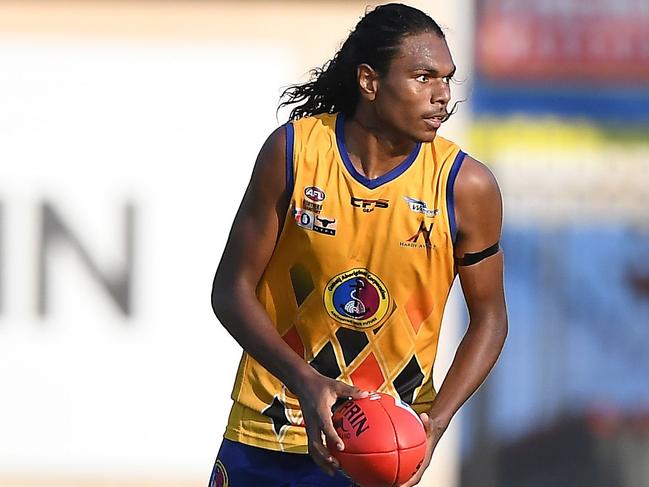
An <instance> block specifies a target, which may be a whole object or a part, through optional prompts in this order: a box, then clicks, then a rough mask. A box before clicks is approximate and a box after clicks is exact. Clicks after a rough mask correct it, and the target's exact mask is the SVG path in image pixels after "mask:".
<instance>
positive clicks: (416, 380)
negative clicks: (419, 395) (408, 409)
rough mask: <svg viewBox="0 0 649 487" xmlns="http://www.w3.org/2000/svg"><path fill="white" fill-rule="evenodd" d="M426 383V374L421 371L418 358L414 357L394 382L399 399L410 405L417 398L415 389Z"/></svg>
mask: <svg viewBox="0 0 649 487" xmlns="http://www.w3.org/2000/svg"><path fill="white" fill-rule="evenodd" d="M423 382H424V374H423V373H422V371H421V367H420V365H419V362H417V357H416V356H414V355H413V356H412V358H411V359H410V362H408V363H407V364H406V366H405V367H404V368H403V370H402V371H401V372H399V375H398V376H397V377H396V378H395V379H394V381H392V384H393V385H394V388H395V389H396V391H397V393H398V394H399V397H401V399H403V400H404V401H405V402H407V403H408V404H411V403H412V400H413V398H414V396H415V389H417V387H419V386H421V385H422V383H423Z"/></svg>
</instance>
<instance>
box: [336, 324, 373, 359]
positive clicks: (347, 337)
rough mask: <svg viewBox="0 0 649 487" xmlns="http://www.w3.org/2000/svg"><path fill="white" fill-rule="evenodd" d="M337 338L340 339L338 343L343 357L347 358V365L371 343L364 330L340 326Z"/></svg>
mask: <svg viewBox="0 0 649 487" xmlns="http://www.w3.org/2000/svg"><path fill="white" fill-rule="evenodd" d="M336 338H337V339H338V343H340V348H341V349H342V352H343V358H344V359H345V365H347V366H348V367H349V364H351V363H352V360H354V359H355V358H356V357H357V356H358V354H359V353H361V352H362V351H363V349H364V348H365V347H366V345H367V344H368V343H369V340H368V339H367V335H366V334H365V332H364V331H354V330H350V329H349V328H342V327H341V328H339V329H338V331H337V332H336Z"/></svg>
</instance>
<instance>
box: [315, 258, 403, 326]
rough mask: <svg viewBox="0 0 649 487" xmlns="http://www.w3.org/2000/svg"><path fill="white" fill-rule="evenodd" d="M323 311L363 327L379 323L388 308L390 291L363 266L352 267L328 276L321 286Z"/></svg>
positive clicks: (351, 324) (342, 320) (346, 322)
mask: <svg viewBox="0 0 649 487" xmlns="http://www.w3.org/2000/svg"><path fill="white" fill-rule="evenodd" d="M324 305H325V309H326V310H327V313H329V316H331V317H332V318H333V319H334V320H336V321H337V322H339V323H341V324H343V325H347V326H350V327H352V328H356V329H360V330H367V329H371V328H375V327H377V326H379V325H380V324H382V323H383V320H384V318H385V317H386V316H387V315H388V311H389V310H390V293H389V292H388V289H387V288H386V287H385V284H383V281H381V279H380V278H379V277H378V276H377V275H375V274H372V273H371V272H370V271H368V270H367V269H362V268H356V269H351V270H348V271H345V272H341V273H340V274H338V275H337V276H334V277H333V278H331V280H330V281H329V282H328V283H327V285H326V287H325V290H324Z"/></svg>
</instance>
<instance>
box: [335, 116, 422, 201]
mask: <svg viewBox="0 0 649 487" xmlns="http://www.w3.org/2000/svg"><path fill="white" fill-rule="evenodd" d="M336 143H337V145H338V152H339V153H340V158H341V159H342V160H343V164H344V165H345V167H346V168H347V171H349V174H351V175H352V177H353V178H354V179H355V180H356V181H358V182H359V183H361V184H362V185H363V186H365V187H366V188H369V189H375V188H378V187H379V186H381V185H383V184H385V183H389V182H390V181H392V180H394V179H396V178H398V177H399V176H401V175H402V174H403V173H404V172H406V170H407V169H408V168H409V167H410V166H412V163H413V162H415V159H417V156H418V155H419V150H420V149H421V143H420V142H417V145H415V147H414V149H412V151H411V152H410V154H409V155H408V157H406V159H405V160H404V161H403V162H401V163H400V164H399V165H398V166H396V167H395V168H393V169H391V170H390V171H388V172H386V173H385V174H384V175H383V176H379V177H378V178H376V179H370V178H368V177H365V176H363V175H362V174H361V173H359V172H358V171H357V170H356V168H355V167H354V165H353V164H352V161H351V160H350V159H349V153H348V152H347V147H346V146H345V115H343V114H342V113H339V114H338V115H337V117H336Z"/></svg>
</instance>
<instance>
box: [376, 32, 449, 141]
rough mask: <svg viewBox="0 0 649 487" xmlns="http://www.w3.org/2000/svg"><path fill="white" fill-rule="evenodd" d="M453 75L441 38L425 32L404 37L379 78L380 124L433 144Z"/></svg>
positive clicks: (377, 93) (443, 113) (445, 46)
mask: <svg viewBox="0 0 649 487" xmlns="http://www.w3.org/2000/svg"><path fill="white" fill-rule="evenodd" d="M454 73H455V64H453V59H452V58H451V53H450V52H449V50H448V46H447V45H446V41H445V40H444V39H442V38H441V37H439V36H437V35H436V34H433V33H428V32H425V33H421V34H415V35H411V36H408V37H406V38H404V39H403V41H402V42H401V45H400V46H399V50H398V52H397V54H396V55H395V57H394V58H393V59H392V62H391V64H390V68H389V70H388V72H387V73H386V74H384V75H382V76H380V77H379V79H378V86H377V90H376V98H375V100H374V104H375V109H376V114H377V116H378V117H379V119H380V121H381V123H382V124H384V126H386V127H388V128H389V129H390V130H391V131H395V132H397V133H401V134H404V135H407V136H408V137H409V138H411V139H413V140H415V141H418V142H430V141H432V140H433V139H434V138H435V134H436V133H437V129H438V128H439V126H440V124H441V123H442V122H443V121H444V120H445V118H446V115H447V111H446V109H447V105H448V102H449V100H450V97H451V92H450V86H449V82H450V80H451V77H452V76H453V74H454Z"/></svg>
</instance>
